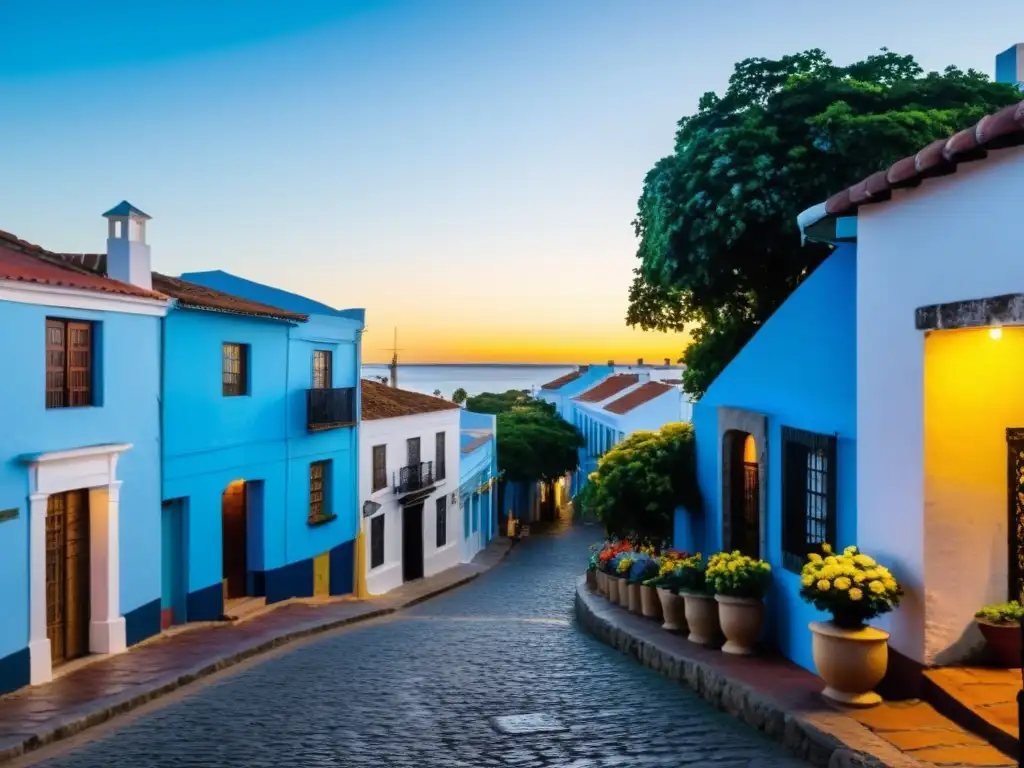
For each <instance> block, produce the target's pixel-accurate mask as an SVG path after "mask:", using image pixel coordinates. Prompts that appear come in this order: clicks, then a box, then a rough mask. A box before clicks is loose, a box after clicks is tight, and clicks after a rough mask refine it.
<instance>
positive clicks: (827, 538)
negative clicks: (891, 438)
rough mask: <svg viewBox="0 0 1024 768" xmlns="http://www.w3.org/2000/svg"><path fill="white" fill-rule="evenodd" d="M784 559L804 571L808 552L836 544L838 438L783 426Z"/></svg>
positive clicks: (797, 570) (796, 570)
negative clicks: (827, 544) (825, 544)
mask: <svg viewBox="0 0 1024 768" xmlns="http://www.w3.org/2000/svg"><path fill="white" fill-rule="evenodd" d="M782 520H783V522H782V525H783V528H782V561H783V565H784V566H785V567H786V568H787V569H788V570H790V571H794V572H796V573H799V572H800V569H801V568H802V567H803V564H804V562H805V561H806V560H807V555H808V554H809V553H811V552H819V553H820V551H821V545H822V544H824V543H826V542H828V543H830V544H835V543H836V437H835V435H820V434H816V433H814V432H806V431H804V430H802V429H794V428H792V427H783V428H782Z"/></svg>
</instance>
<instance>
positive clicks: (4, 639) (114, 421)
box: [0, 204, 167, 693]
mask: <svg viewBox="0 0 1024 768" xmlns="http://www.w3.org/2000/svg"><path fill="white" fill-rule="evenodd" d="M125 206H126V204H122V206H118V207H116V208H114V209H112V210H111V211H108V212H107V214H106V217H107V219H108V222H109V237H108V240H107V249H108V250H107V257H108V259H109V263H110V267H111V269H110V273H111V275H114V276H116V277H117V278H119V279H112V278H108V277H105V276H99V275H96V274H93V273H91V272H89V271H88V270H86V269H83V268H81V267H79V266H77V265H75V264H73V263H71V262H70V261H69V260H68V259H67V258H66V257H65V256H64V255H63V254H56V253H53V252H50V251H47V250H44V249H43V248H40V247H39V246H36V245H32V244H30V243H27V242H24V241H22V240H19V239H18V238H17V237H15V236H13V235H10V234H7V233H5V232H0V320H2V322H3V327H4V329H5V331H4V333H2V334H0V355H2V357H3V360H4V375H3V376H2V377H0V402H3V414H4V419H3V421H4V424H3V431H2V435H3V436H2V438H0V582H2V583H3V585H4V588H3V592H2V596H0V615H2V616H3V620H2V621H0V693H6V692H9V691H12V690H15V689H17V688H19V687H21V686H23V685H26V684H29V683H32V684H38V683H44V682H47V681H49V680H50V679H51V676H52V674H53V670H54V668H55V667H58V666H59V665H61V664H64V663H65V662H68V661H70V660H72V659H75V658H78V657H81V656H85V655H87V654H90V653H94V654H111V653H117V652H119V651H123V650H124V649H125V648H126V647H128V646H130V645H133V644H135V643H138V642H139V641H140V640H143V639H145V638H147V637H149V636H151V635H153V634H155V633H157V632H159V631H160V573H159V569H158V568H156V567H154V564H155V563H159V561H160V448H159V446H160V319H161V318H162V317H163V316H164V314H166V312H167V300H166V298H165V297H164V296H162V295H160V294H159V293H156V292H154V291H153V290H152V287H151V284H150V276H149V265H148V249H147V248H146V247H145V245H144V243H145V231H144V222H140V221H136V220H133V219H131V218H129V217H128V216H127V215H126V214H127V210H128V208H127V207H125Z"/></svg>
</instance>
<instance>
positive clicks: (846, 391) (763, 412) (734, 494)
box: [675, 244, 857, 670]
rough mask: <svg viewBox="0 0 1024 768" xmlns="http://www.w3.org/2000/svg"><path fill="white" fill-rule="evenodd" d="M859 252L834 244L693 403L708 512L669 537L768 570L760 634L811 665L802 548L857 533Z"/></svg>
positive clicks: (811, 616)
mask: <svg viewBox="0 0 1024 768" xmlns="http://www.w3.org/2000/svg"><path fill="white" fill-rule="evenodd" d="M856 359H857V350H856V257H855V248H854V246H852V245H848V244H841V245H839V247H838V248H837V250H836V251H835V252H833V253H832V255H831V256H830V257H829V258H828V259H827V260H826V261H825V262H824V263H823V264H822V265H821V266H820V267H818V269H817V270H815V271H814V273H813V274H811V275H810V276H809V277H808V278H807V279H806V280H805V281H804V282H803V283H802V284H801V285H800V287H799V288H797V290H796V291H795V292H794V293H793V295H792V296H790V297H789V299H788V300H787V301H786V302H785V303H784V304H783V305H782V307H780V308H779V310H778V311H777V312H776V313H775V314H774V315H772V317H771V318H769V319H768V321H767V322H766V323H765V324H764V325H763V326H762V327H761V329H760V330H759V331H758V332H757V333H756V334H755V335H754V337H753V338H752V339H751V340H750V341H749V342H748V343H747V345H746V346H745V347H744V348H743V349H742V350H741V351H740V353H739V354H738V355H737V356H736V357H735V358H734V359H733V361H732V362H731V363H730V364H729V365H728V366H726V368H725V370H723V371H722V373H720V374H719V375H718V377H717V378H716V379H715V381H714V382H713V383H712V384H711V386H710V387H708V390H707V392H706V393H705V394H704V397H702V398H701V399H700V401H699V402H698V403H696V404H695V405H694V407H693V425H694V430H695V433H696V443H697V472H698V480H699V484H700V489H701V493H702V494H703V496H704V500H705V504H704V512H703V515H699V516H694V515H691V514H689V513H686V512H680V513H679V514H678V515H677V520H676V541H675V544H676V546H677V547H679V548H681V549H687V550H690V551H694V550H699V551H703V552H716V551H720V550H723V549H724V550H730V551H731V550H740V551H741V552H743V553H744V554H748V555H750V556H752V557H760V558H762V559H764V560H767V561H768V562H769V563H771V565H772V569H773V571H774V573H775V578H774V580H773V587H772V592H771V594H770V595H769V596H768V606H769V607H768V610H767V611H766V617H767V625H766V637H767V638H769V639H771V640H774V643H775V644H777V646H778V647H779V649H780V650H781V651H782V652H783V653H784V654H785V655H786V656H788V657H789V658H790V659H793V660H794V661H795V662H796V663H798V664H800V665H801V666H803V667H806V668H808V669H812V670H813V669H814V662H813V658H812V655H811V634H810V632H808V630H807V624H808V623H809V622H811V621H815V620H820V619H822V618H827V617H824V616H822V615H820V614H818V613H817V612H816V611H815V609H814V608H813V607H812V606H810V605H807V604H805V603H804V602H802V601H801V599H800V597H799V594H798V592H799V589H800V577H799V572H800V568H801V567H802V565H803V562H804V560H805V556H806V552H807V550H808V546H811V547H813V546H815V545H816V544H820V543H822V542H826V541H827V542H829V543H831V544H834V545H840V546H845V545H847V544H851V543H854V542H855V540H856V535H857V504H856V501H857V500H856V488H857V483H856V477H857V475H856V458H857V457H856V427H857V420H856V410H857V409H856V405H857V404H856Z"/></svg>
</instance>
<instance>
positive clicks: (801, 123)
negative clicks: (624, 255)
mask: <svg viewBox="0 0 1024 768" xmlns="http://www.w3.org/2000/svg"><path fill="white" fill-rule="evenodd" d="M1020 98H1021V97H1020V94H1019V93H1018V92H1017V91H1016V90H1015V89H1014V88H1013V87H1011V86H1009V85H1004V84H1000V83H993V82H991V81H990V80H989V79H988V78H987V77H986V76H985V75H983V74H981V73H979V72H976V71H974V70H968V71H966V72H964V71H962V70H960V69H957V68H955V67H949V68H947V69H946V70H945V71H943V72H941V73H938V72H930V73H927V74H925V73H924V72H923V70H922V69H921V67H920V66H919V65H918V64H917V62H916V61H915V60H914V59H913V57H911V56H901V55H898V54H895V53H892V52H890V51H887V50H885V49H883V50H882V52H881V53H879V54H877V55H874V56H869V57H868V58H867V59H865V60H864V61H858V62H856V63H854V64H850V65H849V66H843V67H841V66H837V65H836V64H834V63H833V62H832V61H831V60H830V59H829V58H828V57H827V56H826V55H825V53H824V52H823V51H820V50H810V51H805V52H803V53H798V54H795V55H792V56H784V57H782V58H781V59H779V60H777V61H775V60H769V59H763V58H755V59H747V60H745V61H741V62H739V63H738V64H737V65H736V67H735V71H734V72H733V75H732V77H731V78H730V79H729V86H728V88H727V89H726V91H725V93H724V94H723V95H722V96H718V95H717V94H715V93H706V94H704V96H703V97H701V99H700V103H699V105H698V108H697V113H696V114H694V115H690V116H688V117H684V118H683V119H681V120H680V121H679V127H678V130H677V132H676V142H675V151H674V152H673V153H672V154H671V155H669V156H668V157H665V158H663V159H661V160H659V161H658V162H657V163H656V164H655V166H654V168H652V169H651V170H650V172H648V174H647V176H646V178H645V179H644V184H643V192H642V194H641V196H640V200H639V203H638V211H637V215H636V219H635V220H634V222H633V225H634V228H635V231H636V235H637V237H638V238H639V240H640V245H639V248H638V251H637V257H638V258H639V259H640V265H639V267H638V268H637V269H636V270H635V278H634V281H633V285H632V287H631V289H630V294H629V300H630V301H629V310H628V312H627V316H626V322H627V323H628V324H629V325H632V326H639V327H641V328H643V329H645V330H651V329H657V330H663V331H665V330H683V329H686V330H689V331H691V333H692V342H691V344H690V346H688V347H687V349H686V350H685V352H684V353H683V357H682V360H681V362H683V363H685V364H686V365H687V370H686V372H685V373H684V376H683V381H684V385H685V388H686V390H687V391H688V392H690V393H691V394H693V395H695V396H697V397H699V396H701V395H703V393H704V391H705V390H706V389H707V387H708V386H709V385H710V383H711V382H712V381H713V380H714V378H715V376H717V375H718V373H719V372H720V371H721V370H722V369H723V368H724V367H725V366H726V365H727V364H728V363H729V361H730V360H732V358H733V357H734V356H735V355H736V353H737V352H738V351H739V350H740V348H741V347H742V346H743V345H744V344H745V343H746V342H747V341H748V340H749V339H750V337H751V336H753V334H754V333H755V331H756V330H757V329H758V327H760V325H761V324H762V323H763V322H764V321H765V320H766V319H767V318H768V317H769V316H770V315H771V314H772V313H773V312H774V311H775V310H776V309H777V308H778V307H779V305H780V304H782V302H783V301H785V299H786V298H787V297H788V296H789V295H790V293H792V292H793V290H794V289H795V288H796V286H797V285H798V284H799V283H800V282H801V281H802V280H803V279H804V278H805V277H807V275H808V274H810V272H811V271H812V270H813V269H814V268H815V267H817V266H818V265H819V264H820V263H821V262H822V261H823V260H824V258H825V257H826V256H827V255H828V253H829V248H828V247H827V246H823V245H815V244H808V245H807V246H801V243H800V233H799V231H798V229H797V225H796V217H797V215H798V214H799V213H800V212H801V211H802V210H804V209H806V208H808V207H810V206H812V205H815V204H817V203H820V202H822V201H824V200H825V199H827V198H828V196H829V195H831V194H834V193H835V192H837V191H839V190H841V189H843V188H844V187H845V186H847V185H849V184H852V183H854V182H857V181H859V180H860V179H862V178H864V177H866V176H868V175H870V174H871V173H874V172H875V171H878V170H880V169H882V168H884V167H886V166H887V165H889V164H891V163H893V162H895V161H896V160H899V159H900V158H902V157H906V156H908V155H912V154H914V153H916V152H917V151H918V150H920V149H921V148H922V147H923V146H925V145H926V144H928V143H929V142H931V141H934V140H936V139H938V138H943V137H947V136H950V135H951V134H953V133H954V132H956V131H958V130H961V129H963V128H966V127H968V126H969V125H971V124H972V123H974V122H975V121H977V120H979V119H980V118H981V117H982V116H984V115H985V114H987V113H990V112H993V111H995V110H998V109H999V108H1001V107H1003V106H1006V105H1008V104H1012V103H1015V102H1016V101H1018V100H1019V99H1020Z"/></svg>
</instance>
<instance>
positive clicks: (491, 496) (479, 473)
mask: <svg viewBox="0 0 1024 768" xmlns="http://www.w3.org/2000/svg"><path fill="white" fill-rule="evenodd" d="M459 419H460V425H459V426H460V431H461V435H460V452H461V457H460V462H459V502H460V505H461V507H462V560H463V562H467V563H468V562H469V561H470V560H472V559H473V557H474V556H475V555H476V553H477V552H479V551H480V550H481V549H483V548H484V547H486V546H487V543H488V542H489V541H490V540H491V539H492V538H494V536H495V535H497V532H498V451H497V442H496V441H497V433H498V418H497V417H496V416H492V415H490V414H486V413H473V412H472V411H466V410H463V411H462V412H461V413H460V414H459Z"/></svg>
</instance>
